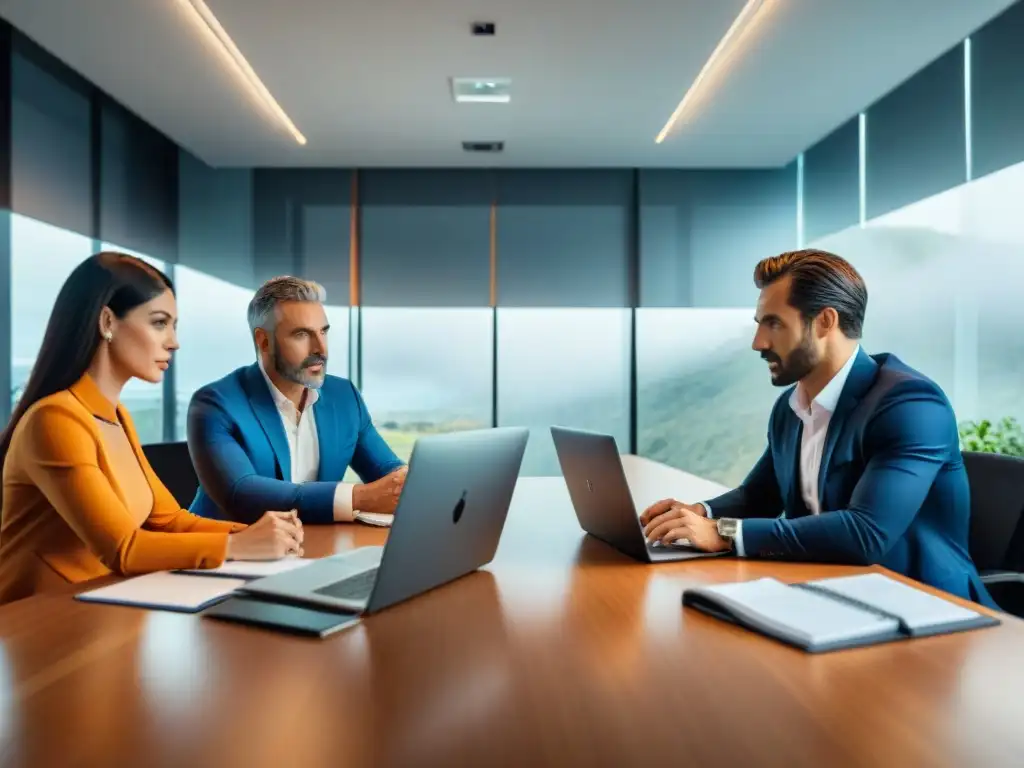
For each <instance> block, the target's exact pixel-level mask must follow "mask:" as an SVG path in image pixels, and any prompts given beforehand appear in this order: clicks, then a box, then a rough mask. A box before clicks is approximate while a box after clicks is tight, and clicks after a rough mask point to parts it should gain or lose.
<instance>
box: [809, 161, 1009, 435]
mask: <svg viewBox="0 0 1024 768" xmlns="http://www.w3.org/2000/svg"><path fill="white" fill-rule="evenodd" d="M1022 193H1024V164H1020V165H1015V166H1012V167H1010V168H1006V169H1004V170H1002V171H999V172H997V173H994V174H992V175H990V176H986V177H984V178H982V179H978V180H976V181H973V182H970V183H967V184H963V185H961V186H959V187H956V188H954V189H951V190H948V191H946V192H943V193H941V194H938V195H935V196H934V197H930V198H927V199H925V200H921V201H919V202H916V203H913V204H911V205H908V206H906V207H904V208H901V209H899V210H896V211H893V212H891V213H888V214H886V215H884V216H880V217H878V218H876V219H873V220H871V221H868V222H867V223H866V225H865V226H864V227H862V228H861V227H851V228H850V229H846V230H843V231H842V232H839V233H836V234H834V235H831V236H829V237H826V238H823V239H822V240H819V241H818V242H817V243H815V245H818V246H821V247H825V248H828V249H829V250H833V251H835V252H836V253H839V254H840V255H842V256H844V257H846V258H848V259H849V260H850V261H851V262H852V263H853V264H854V266H856V267H857V269H858V270H860V271H861V273H862V274H863V276H864V279H865V281H866V282H867V285H868V290H869V293H870V297H871V298H870V301H869V302H868V312H867V320H866V322H865V328H864V345H865V348H866V349H867V350H868V351H869V352H874V353H877V352H892V353H894V354H895V355H897V356H898V357H900V358H901V359H902V360H903V361H904V362H906V363H907V364H909V365H911V366H912V367H914V368H917V369H918V370H919V371H921V372H922V373H924V374H925V375H926V376H928V377H930V378H932V379H934V380H935V382H936V383H938V384H939V386H941V387H942V389H943V390H944V391H945V392H946V394H947V396H948V397H949V398H950V400H951V401H952V403H953V407H954V408H955V410H956V413H957V417H958V418H959V419H960V420H967V419H972V420H973V419H980V418H987V419H991V420H999V419H1001V418H1003V417H1004V416H1014V417H1017V418H1019V419H1020V418H1024V405H1022V402H1024V401H1022V400H1021V397H1020V392H1021V381H1022V380H1024V341H1022V340H1021V335H1020V333H1019V332H1018V329H1019V328H1020V327H1021V326H1022V321H1024V305H1022V303H1021V301H1020V295H1019V294H1020V286H1021V285H1024V220H1022V219H1021V217H1020V214H1019V211H1018V208H1019V206H1017V205H1016V204H1015V203H1014V201H1015V200H1017V199H1019V197H1020V195H1021V194H1022Z"/></svg>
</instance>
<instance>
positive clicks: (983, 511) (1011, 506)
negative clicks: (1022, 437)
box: [963, 452, 1024, 571]
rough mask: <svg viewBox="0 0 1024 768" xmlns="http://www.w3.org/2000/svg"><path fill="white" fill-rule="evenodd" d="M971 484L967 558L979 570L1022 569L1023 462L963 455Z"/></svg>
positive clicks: (1007, 457) (985, 454) (1011, 457)
mask: <svg viewBox="0 0 1024 768" xmlns="http://www.w3.org/2000/svg"><path fill="white" fill-rule="evenodd" d="M963 456H964V465H965V466H966V467H967V478H968V480H969V482H970V484H971V533H970V550H971V559H972V560H974V565H975V566H976V567H977V568H978V570H980V571H992V570H1000V569H1006V570H1019V569H1021V568H1022V567H1024V538H1022V537H1024V528H1022V526H1021V525H1020V522H1021V518H1022V516H1024V459H1018V458H1015V457H1013V456H1003V455H1001V454H996V453H972V452H965V453H964V455H963Z"/></svg>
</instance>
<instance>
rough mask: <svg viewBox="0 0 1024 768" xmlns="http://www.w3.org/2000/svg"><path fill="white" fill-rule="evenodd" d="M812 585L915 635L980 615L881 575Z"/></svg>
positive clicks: (814, 582)
mask: <svg viewBox="0 0 1024 768" xmlns="http://www.w3.org/2000/svg"><path fill="white" fill-rule="evenodd" d="M809 583H810V584H813V585H814V586H816V587H824V588H825V589H827V590H828V591H829V592H832V593H834V594H837V595H843V596H844V597H849V598H851V599H853V600H856V601H857V602H860V603H864V604H866V605H870V606H872V607H874V608H877V609H879V610H882V611H885V612H886V613H891V614H893V615H895V616H899V617H900V618H901V619H902V620H903V622H904V624H906V625H907V627H908V628H909V629H911V630H912V631H920V630H927V629H931V628H933V627H944V626H947V625H951V624H958V623H960V622H963V621H971V620H973V619H976V618H977V617H978V613H977V611H972V610H970V609H968V608H964V607H963V606H960V605H957V604H956V603H951V602H950V601H949V600H944V599H942V598H941V597H936V596H935V595H931V594H928V593H927V592H923V591H921V590H920V589H915V588H914V587H911V586H910V585H908V584H904V583H903V582H901V581H896V580H895V579H890V578H889V577H888V576H884V575H883V574H881V573H866V574H864V575H862V576H839V577H836V578H831V579H821V580H820V581H812V582H809Z"/></svg>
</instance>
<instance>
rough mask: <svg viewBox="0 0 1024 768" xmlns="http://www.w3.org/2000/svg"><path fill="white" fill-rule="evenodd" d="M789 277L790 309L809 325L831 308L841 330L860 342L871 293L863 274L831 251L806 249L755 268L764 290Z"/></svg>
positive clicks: (780, 256)
mask: <svg viewBox="0 0 1024 768" xmlns="http://www.w3.org/2000/svg"><path fill="white" fill-rule="evenodd" d="M787 275H789V277H790V278H791V279H792V283H791V284H790V288H789V305H790V306H791V307H793V308H794V309H796V310H797V311H799V312H800V315H801V317H803V319H804V322H805V323H810V322H811V321H812V320H814V318H816V317H817V316H818V315H819V314H820V313H821V311H822V310H824V309H827V308H828V307H832V309H834V310H835V311H836V313H837V314H838V315H839V330H841V331H842V332H843V335H844V336H846V337H847V338H848V339H859V338H860V337H861V334H862V332H863V330H864V313H865V312H866V311H867V307H868V289H867V286H866V285H864V279H863V278H862V277H861V276H860V273H858V272H857V270H856V269H854V268H853V266H852V265H851V264H850V262H848V261H847V260H846V259H844V258H842V257H840V256H836V255H835V254H834V253H829V252H828V251H819V250H817V249H815V248H806V249H804V250H802V251H787V252H786V253H780V254H779V255H778V256H771V257H769V258H767V259H763V260H762V261H760V262H759V263H758V265H757V266H756V267H754V284H755V285H757V287H758V288H764V287H765V286H767V285H771V284H772V283H774V282H776V281H777V280H781V279H782V278H784V277H786V276H787Z"/></svg>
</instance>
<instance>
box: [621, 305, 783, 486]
mask: <svg viewBox="0 0 1024 768" xmlns="http://www.w3.org/2000/svg"><path fill="white" fill-rule="evenodd" d="M754 311H755V309H754V307H752V306H751V307H739V308H735V309H642V310H638V311H637V389H638V392H637V452H638V453H639V454H640V455H641V456H646V457H648V458H651V459H654V460H656V461H661V462H664V463H665V464H670V465H672V466H674V467H678V468H680V469H682V470H685V471H687V472H691V473H693V474H695V475H698V476H700V477H704V478H707V479H708V480H714V481H716V482H719V483H722V484H724V485H730V486H732V485H736V484H738V483H739V482H740V481H742V480H743V478H744V477H745V476H746V474H747V472H749V471H750V468H751V467H752V466H753V465H754V462H755V461H757V459H758V457H759V456H760V455H761V453H762V452H763V451H764V448H765V445H766V435H767V433H768V416H769V414H770V412H771V407H772V403H773V402H774V401H775V398H776V397H778V395H779V390H778V389H776V388H774V387H773V386H772V384H771V378H770V376H769V374H768V368H767V366H766V364H765V363H764V361H763V360H761V358H760V356H759V355H758V354H756V353H755V352H753V351H752V350H751V343H752V341H753V338H754V332H755V330H756V327H755V325H754Z"/></svg>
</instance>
